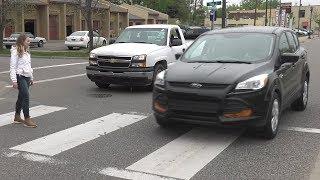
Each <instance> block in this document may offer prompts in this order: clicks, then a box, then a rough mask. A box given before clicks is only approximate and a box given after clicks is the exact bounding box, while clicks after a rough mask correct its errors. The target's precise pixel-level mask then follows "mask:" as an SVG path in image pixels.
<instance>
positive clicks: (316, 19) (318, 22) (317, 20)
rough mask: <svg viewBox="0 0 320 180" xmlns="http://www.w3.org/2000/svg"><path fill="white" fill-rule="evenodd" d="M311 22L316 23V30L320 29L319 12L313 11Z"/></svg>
mask: <svg viewBox="0 0 320 180" xmlns="http://www.w3.org/2000/svg"><path fill="white" fill-rule="evenodd" d="M312 16H313V17H312V18H313V20H314V21H315V22H316V23H317V25H318V28H319V29H320V12H319V11H314V12H313V15H312Z"/></svg>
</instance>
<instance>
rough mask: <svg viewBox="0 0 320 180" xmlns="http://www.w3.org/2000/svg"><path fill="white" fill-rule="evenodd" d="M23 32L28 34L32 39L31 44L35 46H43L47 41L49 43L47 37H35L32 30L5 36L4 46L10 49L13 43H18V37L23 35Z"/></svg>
mask: <svg viewBox="0 0 320 180" xmlns="http://www.w3.org/2000/svg"><path fill="white" fill-rule="evenodd" d="M21 34H25V35H26V36H28V37H29V38H30V40H31V42H30V45H31V46H35V47H43V45H44V44H45V43H47V40H46V38H43V37H35V36H34V35H33V34H32V33H30V32H25V33H23V32H15V33H12V34H11V35H10V37H8V38H4V39H3V44H4V46H5V47H6V48H7V49H10V48H11V46H12V45H15V44H16V41H17V39H18V37H19V36H20V35H21Z"/></svg>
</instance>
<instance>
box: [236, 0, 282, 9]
mask: <svg viewBox="0 0 320 180" xmlns="http://www.w3.org/2000/svg"><path fill="white" fill-rule="evenodd" d="M270 4H271V8H272V9H275V8H277V6H278V5H279V4H280V0H268V8H270ZM255 6H256V0H242V1H241V3H240V7H239V8H238V9H246V10H253V9H255ZM236 7H237V6H233V7H232V8H236ZM265 8H266V0H257V9H265ZM233 10H236V9H233Z"/></svg>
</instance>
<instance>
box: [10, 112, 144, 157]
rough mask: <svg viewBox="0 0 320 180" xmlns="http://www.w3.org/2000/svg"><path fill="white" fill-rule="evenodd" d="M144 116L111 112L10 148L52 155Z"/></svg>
mask: <svg viewBox="0 0 320 180" xmlns="http://www.w3.org/2000/svg"><path fill="white" fill-rule="evenodd" d="M145 118H146V116H142V115H133V114H119V113H112V114H109V115H107V116H104V117H101V118H98V119H95V120H92V121H89V122H86V123H84V124H80V125H77V126H74V127H71V128H69V129H65V130H62V131H59V132H56V133H53V134H50V135H47V136H45V137H42V138H39V139H35V140H33V141H30V142H27V143H24V144H21V145H18V146H15V147H12V148H10V149H11V150H17V151H25V152H30V153H35V154H40V155H47V156H54V155H56V154H59V153H61V152H64V151H66V150H69V149H71V148H74V147H76V146H79V145H81V144H83V143H86V142H88V141H91V140H94V139H96V138H98V137H100V136H103V135H106V134H108V133H111V132H113V131H116V130H118V129H120V128H123V127H126V126H128V125H131V124H133V123H135V122H138V121H140V120H142V119H145Z"/></svg>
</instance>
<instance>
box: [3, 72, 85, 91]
mask: <svg viewBox="0 0 320 180" xmlns="http://www.w3.org/2000/svg"><path fill="white" fill-rule="evenodd" d="M85 75H87V74H77V75H72V76H65V77H60V78H52V79H45V80H39V81H35V82H34V84H39V83H44V82H51V81H57V80H63V79H71V78H75V77H81V76H85ZM5 87H6V88H10V87H11V88H12V85H7V86H5Z"/></svg>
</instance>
